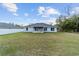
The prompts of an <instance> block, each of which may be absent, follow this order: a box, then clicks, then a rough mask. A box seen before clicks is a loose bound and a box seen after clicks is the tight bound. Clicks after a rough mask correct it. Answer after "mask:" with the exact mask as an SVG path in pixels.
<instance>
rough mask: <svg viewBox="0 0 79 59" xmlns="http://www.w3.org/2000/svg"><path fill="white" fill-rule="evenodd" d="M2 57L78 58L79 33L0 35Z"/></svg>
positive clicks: (0, 53)
mask: <svg viewBox="0 0 79 59" xmlns="http://www.w3.org/2000/svg"><path fill="white" fill-rule="evenodd" d="M0 55H1V56H77V55H79V34H78V33H62V32H57V33H23V32H21V33H14V34H7V35H0Z"/></svg>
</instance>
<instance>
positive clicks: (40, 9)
mask: <svg viewBox="0 0 79 59" xmlns="http://www.w3.org/2000/svg"><path fill="white" fill-rule="evenodd" d="M44 11H45V7H42V6H40V7H39V8H38V12H39V15H41V14H43V12H44Z"/></svg>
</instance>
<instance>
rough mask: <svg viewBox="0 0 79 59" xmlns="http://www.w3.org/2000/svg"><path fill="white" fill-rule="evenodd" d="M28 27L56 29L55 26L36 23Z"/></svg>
mask: <svg viewBox="0 0 79 59" xmlns="http://www.w3.org/2000/svg"><path fill="white" fill-rule="evenodd" d="M26 27H55V26H53V25H50V24H46V23H35V24H30V25H27V26H26Z"/></svg>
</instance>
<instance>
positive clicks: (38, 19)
mask: <svg viewBox="0 0 79 59" xmlns="http://www.w3.org/2000/svg"><path fill="white" fill-rule="evenodd" d="M68 7H69V8H70V9H71V11H70V14H79V4H78V3H16V4H15V3H0V22H6V23H15V24H20V25H28V24H32V23H48V24H49V23H53V24H56V19H57V18H58V17H59V16H60V15H67V10H66V9H67V8H68Z"/></svg>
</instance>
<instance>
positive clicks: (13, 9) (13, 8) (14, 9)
mask: <svg viewBox="0 0 79 59" xmlns="http://www.w3.org/2000/svg"><path fill="white" fill-rule="evenodd" d="M2 5H3V6H4V7H5V8H6V9H7V10H8V11H9V12H12V13H13V15H15V16H16V15H17V14H16V12H17V10H18V7H17V5H16V4H14V3H2Z"/></svg>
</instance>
